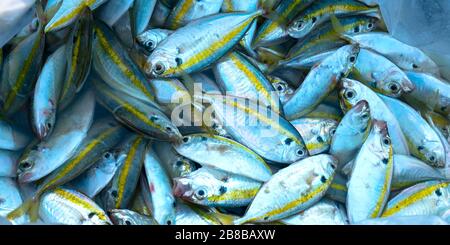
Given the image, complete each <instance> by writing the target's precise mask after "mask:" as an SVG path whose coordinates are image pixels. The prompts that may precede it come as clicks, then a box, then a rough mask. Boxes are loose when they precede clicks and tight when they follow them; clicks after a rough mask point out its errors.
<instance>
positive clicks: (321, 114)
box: [305, 103, 343, 122]
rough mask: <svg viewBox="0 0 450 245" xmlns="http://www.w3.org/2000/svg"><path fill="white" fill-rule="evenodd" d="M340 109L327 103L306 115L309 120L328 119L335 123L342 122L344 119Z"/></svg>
mask: <svg viewBox="0 0 450 245" xmlns="http://www.w3.org/2000/svg"><path fill="white" fill-rule="evenodd" d="M342 114H343V113H342V111H341V109H340V108H336V107H335V106H330V105H327V104H325V103H321V104H319V105H318V106H317V107H316V108H315V109H314V110H313V111H312V112H310V113H308V114H306V115H305V117H307V118H326V119H332V120H335V121H338V122H339V121H340V120H341V119H342V117H343V115H342Z"/></svg>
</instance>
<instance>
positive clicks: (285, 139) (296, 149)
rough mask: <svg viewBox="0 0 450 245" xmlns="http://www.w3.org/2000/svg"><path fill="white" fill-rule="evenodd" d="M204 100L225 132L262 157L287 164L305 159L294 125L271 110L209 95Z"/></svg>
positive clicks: (231, 98)
mask: <svg viewBox="0 0 450 245" xmlns="http://www.w3.org/2000/svg"><path fill="white" fill-rule="evenodd" d="M204 99H205V100H207V101H208V102H210V103H211V106H212V109H213V110H214V113H215V115H216V117H217V118H218V119H219V121H221V122H222V123H223V125H224V128H225V130H226V131H227V132H228V133H229V134H230V135H231V136H232V137H233V138H234V139H236V141H238V142H240V143H241V144H243V145H245V146H247V147H248V148H249V149H251V150H253V151H254V152H255V153H257V154H259V155H260V156H262V157H263V158H265V159H267V160H270V161H273V162H277V163H284V164H290V163H293V162H295V161H298V160H300V159H303V158H305V157H307V156H308V151H307V149H306V146H305V144H304V142H303V139H302V138H301V136H300V134H299V133H298V131H297V130H296V129H295V128H294V126H292V124H290V123H289V122H288V121H287V120H285V119H284V118H283V117H280V116H278V115H276V114H275V113H273V112H271V110H270V109H268V108H261V106H258V105H256V104H255V103H252V102H251V101H244V100H241V101H240V100H239V99H238V98H233V97H230V96H228V97H226V98H222V97H221V96H211V95H210V96H204ZM246 102H248V104H245V103H246ZM202 158H203V156H202Z"/></svg>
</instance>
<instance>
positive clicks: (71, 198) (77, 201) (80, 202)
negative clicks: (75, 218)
mask: <svg viewBox="0 0 450 245" xmlns="http://www.w3.org/2000/svg"><path fill="white" fill-rule="evenodd" d="M54 193H55V194H57V195H59V196H60V197H62V198H64V199H66V200H67V201H69V202H71V203H74V204H75V205H77V206H80V207H82V208H84V209H86V210H89V211H92V212H93V213H95V214H96V215H97V216H98V217H99V218H100V219H101V220H104V221H108V218H107V217H106V216H105V214H104V212H103V211H102V210H99V209H97V208H96V207H95V206H93V205H92V204H91V203H89V202H87V201H86V200H84V199H83V198H80V197H79V196H77V195H74V194H73V193H70V192H68V191H66V190H64V189H56V190H55V191H54Z"/></svg>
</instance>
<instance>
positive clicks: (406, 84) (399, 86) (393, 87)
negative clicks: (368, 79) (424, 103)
mask: <svg viewBox="0 0 450 245" xmlns="http://www.w3.org/2000/svg"><path fill="white" fill-rule="evenodd" d="M375 79H376V80H377V81H378V82H376V88H375V89H376V90H378V91H379V92H381V93H383V94H385V95H388V96H391V97H396V98H397V97H400V96H401V95H403V94H408V93H411V92H412V91H414V89H415V86H414V84H413V83H412V82H411V80H409V78H408V77H407V76H406V74H405V73H404V72H402V71H400V70H398V69H395V70H392V71H386V72H385V74H384V77H379V78H375Z"/></svg>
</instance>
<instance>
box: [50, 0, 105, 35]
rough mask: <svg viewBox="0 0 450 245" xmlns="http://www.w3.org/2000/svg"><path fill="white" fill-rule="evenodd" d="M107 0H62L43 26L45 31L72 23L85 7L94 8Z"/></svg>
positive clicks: (56, 29) (58, 28) (59, 28)
mask: <svg viewBox="0 0 450 245" xmlns="http://www.w3.org/2000/svg"><path fill="white" fill-rule="evenodd" d="M106 1H107V0H63V1H62V4H61V6H60V7H59V9H58V11H56V13H55V15H54V16H53V17H52V18H51V19H50V21H49V22H48V23H47V25H46V26H45V32H51V31H58V30H61V29H63V28H65V27H67V26H69V25H70V24H72V23H73V22H74V21H75V20H76V19H77V17H78V16H80V14H81V13H82V11H83V9H84V8H85V7H88V8H90V9H91V10H95V9H96V8H98V7H100V6H101V5H102V4H104V3H105V2H106Z"/></svg>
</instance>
